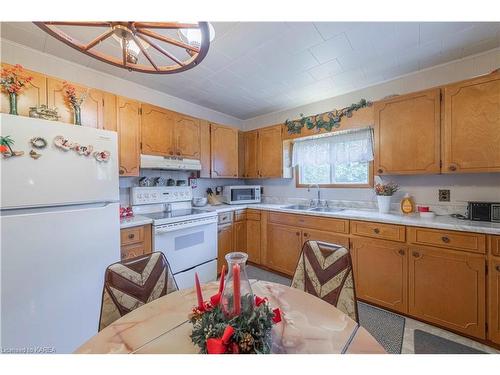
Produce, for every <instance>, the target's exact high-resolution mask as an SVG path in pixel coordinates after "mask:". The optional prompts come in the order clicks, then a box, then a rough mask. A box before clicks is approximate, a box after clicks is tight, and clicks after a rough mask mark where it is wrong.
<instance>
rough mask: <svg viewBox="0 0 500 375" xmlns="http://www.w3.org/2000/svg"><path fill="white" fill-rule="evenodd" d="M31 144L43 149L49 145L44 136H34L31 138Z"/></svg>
mask: <svg viewBox="0 0 500 375" xmlns="http://www.w3.org/2000/svg"><path fill="white" fill-rule="evenodd" d="M30 143H31V146H32V147H33V148H36V149H38V150H42V149H44V148H45V147H47V141H46V140H45V138H42V137H33V138H31V139H30Z"/></svg>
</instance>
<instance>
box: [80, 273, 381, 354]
mask: <svg viewBox="0 0 500 375" xmlns="http://www.w3.org/2000/svg"><path fill="white" fill-rule="evenodd" d="M250 284H251V287H252V291H253V293H254V295H257V296H259V297H266V298H267V300H268V303H269V304H270V306H271V308H277V307H278V308H279V309H280V310H281V318H282V320H281V322H279V323H277V324H275V325H274V326H273V329H272V350H271V351H272V353H273V354H287V353H290V354H356V353H357V354H383V353H386V352H385V350H384V348H383V347H382V346H381V345H380V344H379V343H378V342H377V341H376V340H375V339H374V338H373V336H371V335H370V333H368V331H367V330H366V329H365V328H363V327H361V326H360V325H359V324H358V323H357V322H356V321H354V320H353V319H351V318H350V317H349V316H348V315H346V314H345V313H343V312H342V311H340V310H339V309H337V308H336V307H334V306H333V305H331V304H329V303H327V302H325V301H323V300H322V299H320V298H318V297H315V296H313V295H311V294H308V293H306V292H304V291H301V290H299V289H295V288H291V287H288V286H286V285H282V284H277V283H272V282H268V281H260V280H250ZM218 286H219V285H218V283H217V282H210V283H207V284H203V286H202V291H203V295H204V297H205V299H209V297H210V296H212V295H214V294H216V293H217V291H218ZM196 305H197V295H196V291H195V289H194V288H189V289H183V290H179V291H176V292H173V293H169V294H167V295H165V296H163V297H160V298H158V299H156V300H154V301H152V302H149V303H147V304H144V305H142V306H140V307H138V308H137V309H135V310H133V311H131V312H130V313H128V314H126V315H124V316H123V317H121V318H120V319H118V320H116V321H115V322H113V323H112V324H110V325H109V326H107V327H106V328H104V329H103V330H101V331H100V332H98V333H97V334H96V335H95V336H93V337H92V338H90V339H89V340H88V341H87V342H85V343H84V344H83V345H82V346H80V347H79V348H78V349H77V350H76V351H75V353H82V354H83V353H89V354H90V353H96V354H104V353H110V354H111V353H117V354H118V353H122V354H125V353H130V354H196V353H199V348H198V347H196V346H195V345H194V344H193V343H192V342H191V338H190V334H191V332H192V327H193V326H192V323H191V322H190V320H189V314H190V313H191V311H192V309H193V307H194V306H196Z"/></svg>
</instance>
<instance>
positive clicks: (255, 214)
mask: <svg viewBox="0 0 500 375" xmlns="http://www.w3.org/2000/svg"><path fill="white" fill-rule="evenodd" d="M247 219H248V220H257V221H260V211H258V210H252V209H248V210H247Z"/></svg>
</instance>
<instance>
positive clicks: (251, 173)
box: [244, 130, 259, 178]
mask: <svg viewBox="0 0 500 375" xmlns="http://www.w3.org/2000/svg"><path fill="white" fill-rule="evenodd" d="M257 139H258V137H257V130H253V131H250V132H246V133H245V153H244V159H245V160H244V161H245V175H244V177H246V178H257V177H259V176H258V174H257Z"/></svg>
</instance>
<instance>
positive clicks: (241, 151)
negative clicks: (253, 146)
mask: <svg viewBox="0 0 500 375" xmlns="http://www.w3.org/2000/svg"><path fill="white" fill-rule="evenodd" d="M245 176H246V170H245V133H244V132H242V131H238V177H240V178H244V177H245Z"/></svg>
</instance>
